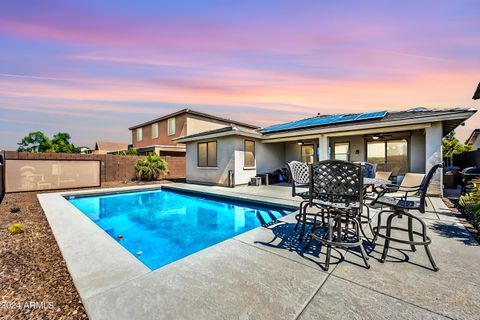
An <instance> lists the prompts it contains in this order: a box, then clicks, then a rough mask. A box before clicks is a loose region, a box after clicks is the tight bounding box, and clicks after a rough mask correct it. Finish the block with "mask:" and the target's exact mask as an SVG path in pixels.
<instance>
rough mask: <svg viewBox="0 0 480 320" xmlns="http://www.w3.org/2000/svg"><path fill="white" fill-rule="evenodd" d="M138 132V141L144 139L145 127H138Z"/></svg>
mask: <svg viewBox="0 0 480 320" xmlns="http://www.w3.org/2000/svg"><path fill="white" fill-rule="evenodd" d="M136 133H137V142H140V141H142V140H143V128H137V130H136Z"/></svg>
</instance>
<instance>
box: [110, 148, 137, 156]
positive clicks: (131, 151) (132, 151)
mask: <svg viewBox="0 0 480 320" xmlns="http://www.w3.org/2000/svg"><path fill="white" fill-rule="evenodd" d="M112 154H113V155H116V156H139V155H140V154H139V153H138V151H137V149H135V148H130V149H128V150H127V151H117V152H113V153H112Z"/></svg>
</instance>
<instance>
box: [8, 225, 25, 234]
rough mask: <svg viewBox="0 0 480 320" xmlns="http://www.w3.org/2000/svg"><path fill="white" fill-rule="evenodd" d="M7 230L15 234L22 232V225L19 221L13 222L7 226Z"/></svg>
mask: <svg viewBox="0 0 480 320" xmlns="http://www.w3.org/2000/svg"><path fill="white" fill-rule="evenodd" d="M8 231H9V232H10V233H11V234H17V233H22V232H23V227H22V225H21V224H20V223H14V224H12V225H11V226H10V228H8Z"/></svg>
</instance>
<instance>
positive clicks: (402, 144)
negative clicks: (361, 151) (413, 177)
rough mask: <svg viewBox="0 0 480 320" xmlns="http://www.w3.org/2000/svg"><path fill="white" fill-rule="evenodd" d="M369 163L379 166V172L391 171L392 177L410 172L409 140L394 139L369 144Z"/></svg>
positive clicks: (369, 142)
mask: <svg viewBox="0 0 480 320" xmlns="http://www.w3.org/2000/svg"><path fill="white" fill-rule="evenodd" d="M367 161H368V162H370V163H376V164H377V171H390V172H392V176H394V177H396V176H398V175H404V174H405V173H406V172H408V140H407V139H392V140H386V141H368V142H367Z"/></svg>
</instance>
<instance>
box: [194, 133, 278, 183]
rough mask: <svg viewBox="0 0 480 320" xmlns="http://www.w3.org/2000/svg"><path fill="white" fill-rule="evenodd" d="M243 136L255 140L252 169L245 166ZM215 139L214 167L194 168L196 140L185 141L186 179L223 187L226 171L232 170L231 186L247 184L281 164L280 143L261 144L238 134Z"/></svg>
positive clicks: (226, 181)
mask: <svg viewBox="0 0 480 320" xmlns="http://www.w3.org/2000/svg"><path fill="white" fill-rule="evenodd" d="M245 139H247V140H253V141H255V162H256V167H255V168H246V167H245V164H244V162H245V157H244V141H245ZM205 141H207V140H205ZM208 141H212V140H208ZM215 141H217V167H216V168H199V167H197V142H195V143H188V144H187V154H186V163H187V168H186V175H187V181H189V182H197V183H198V182H200V183H207V184H216V185H223V186H227V185H228V171H229V170H233V172H234V174H235V177H234V180H235V185H242V184H248V183H249V182H250V179H251V178H252V177H255V176H256V175H257V173H267V172H273V171H275V170H277V169H279V168H282V167H284V166H285V147H284V144H283V143H277V144H264V143H262V142H261V141H260V140H258V139H253V138H245V137H238V136H237V137H224V138H217V139H215ZM200 142H202V141H200Z"/></svg>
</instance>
